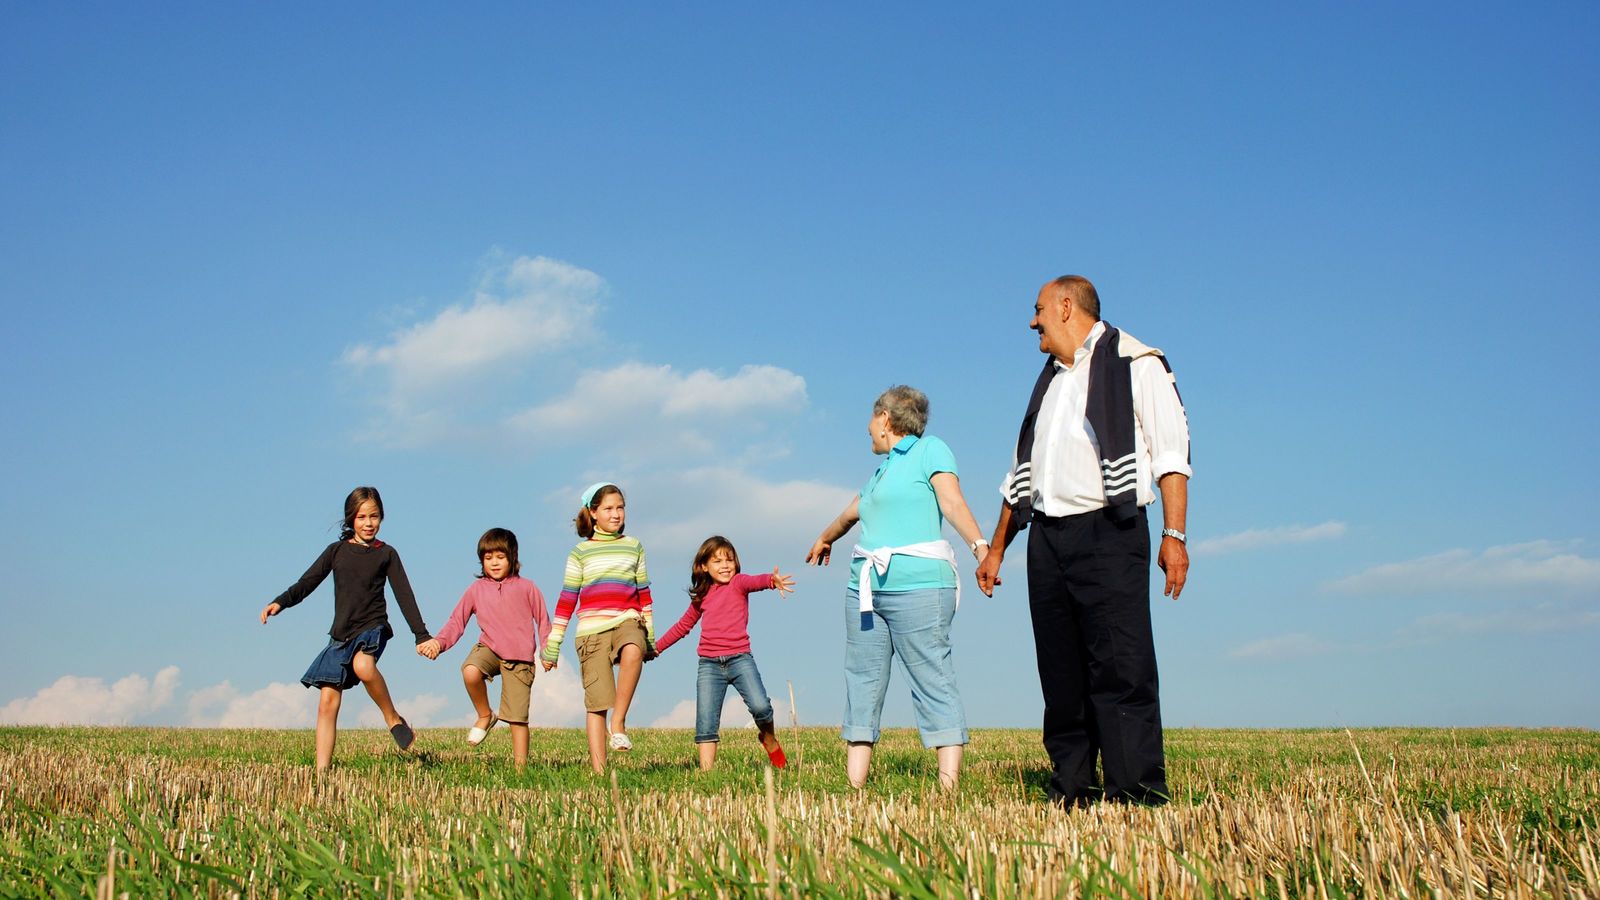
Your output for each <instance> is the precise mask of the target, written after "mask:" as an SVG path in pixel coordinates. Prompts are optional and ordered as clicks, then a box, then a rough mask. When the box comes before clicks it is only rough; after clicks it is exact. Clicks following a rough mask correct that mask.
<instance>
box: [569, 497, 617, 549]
mask: <svg viewBox="0 0 1600 900" xmlns="http://www.w3.org/2000/svg"><path fill="white" fill-rule="evenodd" d="M611 494H616V495H617V496H618V497H622V502H623V503H627V502H628V498H627V497H626V496H625V495H624V494H623V493H622V488H619V487H617V486H616V485H614V484H608V485H606V486H605V487H603V488H601V489H600V490H598V491H595V492H594V499H593V500H590V501H589V505H588V506H585V507H582V508H581V509H579V510H578V517H577V518H576V519H574V520H573V524H574V525H576V526H578V537H581V538H584V539H585V540H587V539H588V538H592V537H594V511H595V510H596V509H599V508H600V501H601V500H604V499H605V498H606V497H607V496H609V495H611ZM627 530H628V526H627V525H626V524H624V525H623V526H622V531H627ZM618 533H619V534H620V533H621V531H619V532H618Z"/></svg>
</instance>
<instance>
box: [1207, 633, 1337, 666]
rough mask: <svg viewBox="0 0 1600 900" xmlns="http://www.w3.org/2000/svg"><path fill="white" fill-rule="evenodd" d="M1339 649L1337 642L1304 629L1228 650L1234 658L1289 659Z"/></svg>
mask: <svg viewBox="0 0 1600 900" xmlns="http://www.w3.org/2000/svg"><path fill="white" fill-rule="evenodd" d="M1337 649H1339V647H1338V645H1337V644H1334V643H1332V642H1331V641H1325V640H1323V639H1321V638H1319V637H1315V636H1313V635H1310V634H1306V633H1305V632H1303V631H1297V632H1293V633H1291V634H1280V635H1275V636H1273V637H1268V638H1262V639H1260V640H1257V641H1251V642H1250V643H1248V644H1243V645H1241V646H1238V647H1235V648H1234V649H1233V650H1231V651H1229V652H1228V655H1229V656H1230V657H1232V658H1234V659H1258V660H1273V661H1276V660H1288V659H1308V658H1310V657H1315V656H1326V655H1328V654H1329V653H1332V652H1334V651H1335V650H1337Z"/></svg>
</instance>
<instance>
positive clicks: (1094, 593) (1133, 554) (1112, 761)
mask: <svg viewBox="0 0 1600 900" xmlns="http://www.w3.org/2000/svg"><path fill="white" fill-rule="evenodd" d="M1028 606H1029V610H1030V612H1031V613H1032V616H1033V641H1034V648H1035V650H1036V652H1037V654H1038V658H1039V684H1040V686H1041V687H1042V688H1043V689H1044V748H1045V752H1046V753H1048V754H1050V761H1051V762H1052V763H1053V764H1054V766H1055V773H1054V774H1053V775H1052V776H1051V778H1050V789H1049V790H1050V796H1051V799H1053V800H1055V801H1057V802H1063V803H1084V802H1088V801H1091V800H1096V799H1099V798H1101V797H1102V796H1103V797H1104V798H1105V799H1107V800H1122V801H1133V802H1136V803H1162V802H1165V800H1166V797H1167V770H1166V762H1165V756H1164V753H1163V750H1162V746H1161V701H1160V698H1159V692H1158V686H1157V680H1156V651H1155V640H1154V638H1153V636H1152V635H1151V631H1150V530H1149V525H1148V524H1147V522H1146V518H1145V512H1144V510H1143V509H1140V510H1139V514H1138V515H1137V516H1135V517H1134V518H1133V520H1132V521H1130V522H1124V523H1121V524H1118V523H1117V522H1114V521H1113V520H1112V519H1111V517H1110V516H1109V515H1108V514H1107V513H1106V512H1105V511H1103V510H1102V511H1099V512H1093V513H1084V514H1082V515H1077V516H1065V517H1062V518H1052V517H1049V516H1041V515H1035V516H1034V517H1033V524H1032V528H1031V529H1030V533H1029V535H1028ZM1096 757H1098V758H1099V760H1100V762H1101V766H1102V768H1103V769H1104V773H1105V782H1104V789H1103V792H1102V788H1101V786H1100V784H1101V783H1100V780H1099V779H1098V778H1096V776H1095V761H1096Z"/></svg>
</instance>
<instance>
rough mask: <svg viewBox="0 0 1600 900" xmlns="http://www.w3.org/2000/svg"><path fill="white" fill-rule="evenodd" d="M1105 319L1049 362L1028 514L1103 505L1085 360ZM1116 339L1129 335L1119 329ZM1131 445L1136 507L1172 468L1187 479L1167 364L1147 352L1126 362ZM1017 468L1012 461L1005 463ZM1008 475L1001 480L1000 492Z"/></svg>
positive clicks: (1180, 417) (1184, 430) (1179, 414)
mask: <svg viewBox="0 0 1600 900" xmlns="http://www.w3.org/2000/svg"><path fill="white" fill-rule="evenodd" d="M1105 331H1106V323H1104V322H1096V323H1095V325H1094V328H1092V329H1090V331H1089V336H1088V337H1087V338H1085V339H1084V342H1083V345H1082V346H1080V347H1079V348H1078V349H1077V351H1076V352H1075V353H1073V356H1072V364H1071V365H1070V366H1068V365H1062V364H1061V361H1060V360H1056V361H1055V365H1056V368H1057V369H1058V370H1059V371H1058V373H1057V374H1056V377H1055V378H1053V379H1051V381H1050V387H1049V388H1048V389H1047V390H1046V391H1045V395H1044V399H1043V400H1042V401H1041V402H1040V404H1039V417H1038V419H1037V420H1036V421H1035V425H1034V431H1033V457H1032V460H1033V472H1032V481H1033V511H1034V512H1035V513H1038V514H1040V515H1045V516H1075V515H1079V514H1080V513H1086V512H1094V511H1095V510H1098V509H1102V508H1104V507H1105V505H1106V490H1105V482H1104V480H1103V478H1102V475H1101V472H1100V442H1099V441H1098V440H1096V439H1095V435H1094V429H1093V428H1091V427H1090V425H1089V420H1088V417H1087V414H1086V412H1085V410H1086V408H1087V406H1088V401H1089V359H1090V357H1091V356H1093V354H1094V345H1095V342H1096V341H1098V340H1100V336H1101V335H1103V334H1105ZM1123 338H1124V339H1126V338H1128V334H1127V332H1123ZM1131 377H1132V381H1133V445H1134V453H1135V454H1136V456H1137V461H1138V473H1139V474H1138V484H1139V492H1138V494H1139V500H1138V502H1139V505H1140V506H1149V505H1150V504H1151V503H1152V502H1154V500H1155V499H1156V490H1155V483H1156V482H1157V481H1159V480H1160V479H1161V477H1162V476H1163V475H1167V474H1170V473H1173V472H1176V473H1178V474H1179V475H1184V476H1189V475H1191V474H1193V473H1192V472H1191V471H1190V469H1189V419H1188V417H1187V416H1185V415H1184V412H1183V403H1182V402H1181V401H1179V399H1178V389H1177V387H1176V386H1175V385H1174V383H1173V380H1172V376H1171V375H1170V374H1169V373H1168V372H1167V367H1166V366H1164V365H1162V364H1161V360H1160V359H1158V358H1157V357H1156V356H1154V355H1144V356H1139V357H1137V358H1135V359H1134V360H1133V361H1132V367H1131ZM1011 462H1012V468H1013V469H1015V468H1016V460H1015V459H1013V460H1012V461H1011ZM1010 481H1011V477H1010V475H1009V474H1008V475H1007V476H1006V479H1005V480H1004V481H1003V482H1002V483H1001V485H1000V494H1001V496H1006V494H1007V491H1006V489H1007V487H1009V486H1010Z"/></svg>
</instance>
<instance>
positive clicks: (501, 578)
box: [417, 528, 550, 769]
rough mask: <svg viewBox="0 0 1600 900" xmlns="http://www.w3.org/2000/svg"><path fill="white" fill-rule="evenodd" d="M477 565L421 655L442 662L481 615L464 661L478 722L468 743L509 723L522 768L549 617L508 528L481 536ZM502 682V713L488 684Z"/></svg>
mask: <svg viewBox="0 0 1600 900" xmlns="http://www.w3.org/2000/svg"><path fill="white" fill-rule="evenodd" d="M478 561H479V563H481V564H482V566H483V568H482V570H481V571H480V573H479V575H478V577H477V579H476V580H475V581H473V582H472V585H471V586H470V587H468V588H467V592H466V593H465V594H462V595H461V602H460V603H457V604H456V608H455V612H452V613H451V614H450V620H449V621H448V622H446V623H445V624H444V627H443V628H441V629H439V636H438V637H436V638H433V639H432V640H429V641H425V642H423V643H422V644H419V645H417V652H418V653H420V654H422V655H423V656H426V657H427V658H429V659H438V658H439V654H440V653H442V652H443V651H445V650H449V649H450V648H451V647H452V646H454V645H455V642H456V641H458V640H460V639H461V635H462V634H463V633H464V632H465V631H466V630H467V620H468V619H470V618H472V616H473V614H474V613H476V614H477V616H478V629H479V631H480V632H481V634H480V635H479V638H478V644H477V646H475V647H473V648H472V652H471V653H468V654H467V658H466V661H464V662H463V663H462V664H461V680H462V681H463V682H464V683H465V684H466V687H467V696H468V697H469V698H471V699H472V706H473V708H474V709H476V710H477V711H478V720H477V721H476V722H474V723H473V725H472V728H471V729H470V730H469V731H468V732H467V743H468V744H471V745H473V746H477V745H478V744H481V743H483V739H484V738H485V737H488V735H489V729H491V728H493V727H494V726H495V723H496V722H499V721H501V720H504V721H505V722H506V724H508V725H510V726H511V758H512V761H513V762H515V763H516V766H517V768H519V769H520V768H522V767H523V766H524V765H526V764H527V762H528V709H529V707H530V705H531V696H530V695H531V693H532V691H533V675H534V659H535V656H534V654H535V653H537V652H538V647H539V646H540V644H541V643H542V641H543V640H544V637H545V636H547V635H549V634H550V614H549V613H548V612H546V610H545V607H544V595H543V594H541V593H540V592H539V586H538V585H536V584H534V583H533V582H531V581H529V580H528V579H526V578H523V577H522V576H521V575H520V574H518V573H520V572H521V571H522V563H520V562H519V561H518V560H517V536H516V535H514V534H512V533H511V532H510V531H507V530H506V529H504V528H491V529H489V530H488V531H485V532H484V533H483V537H481V538H479V539H478ZM496 677H499V678H500V679H501V681H500V711H499V714H498V715H497V714H496V713H495V712H494V711H493V710H491V709H490V708H489V688H488V686H487V684H486V682H488V681H492V680H494V679H495V678H496Z"/></svg>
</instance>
